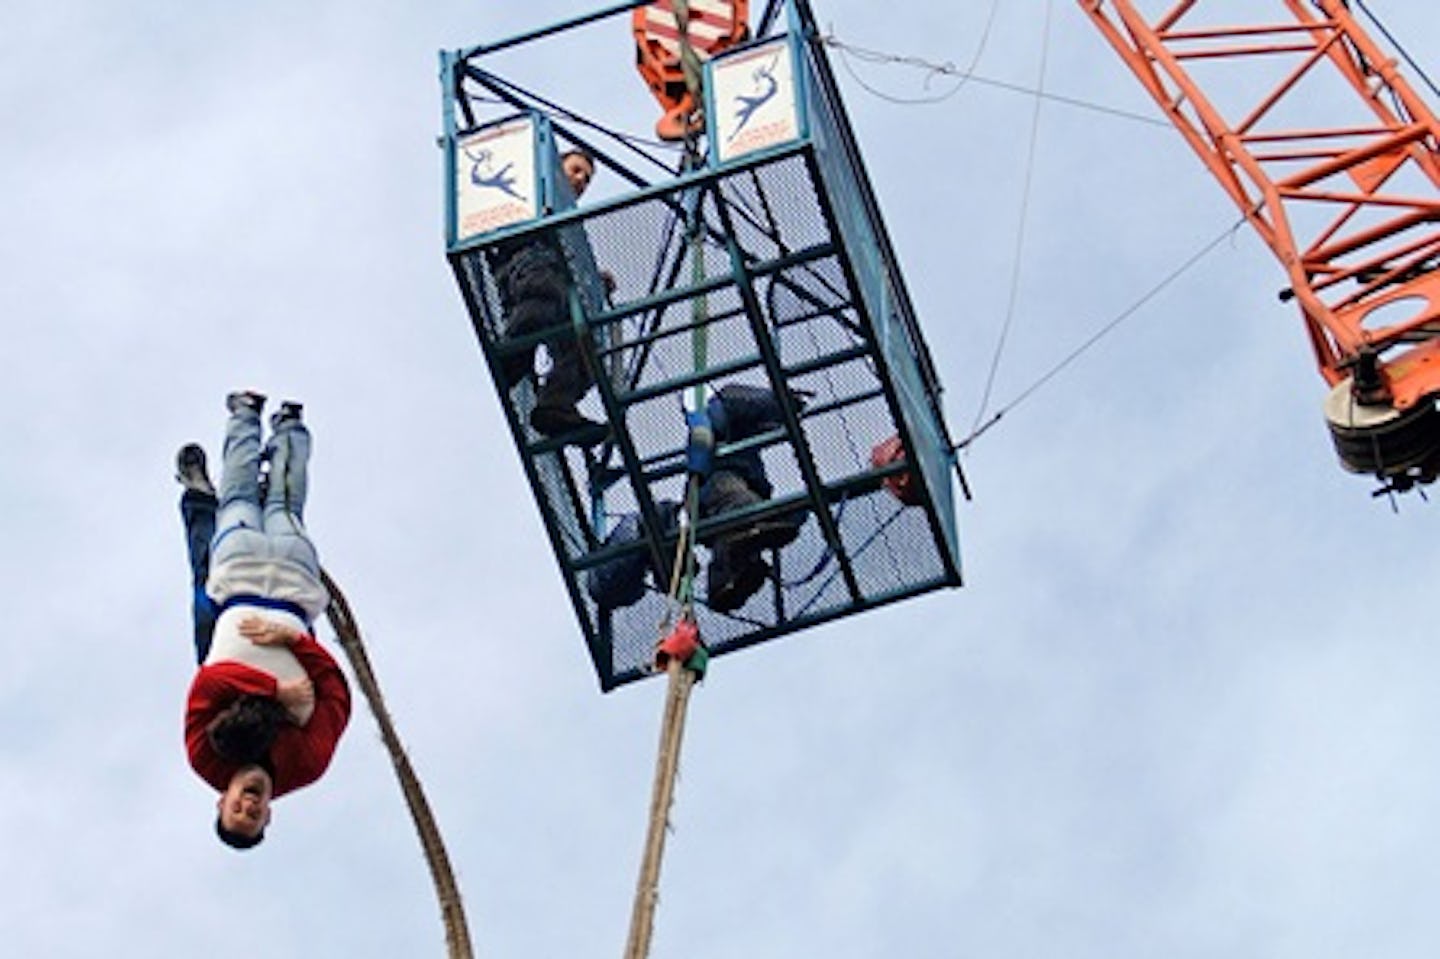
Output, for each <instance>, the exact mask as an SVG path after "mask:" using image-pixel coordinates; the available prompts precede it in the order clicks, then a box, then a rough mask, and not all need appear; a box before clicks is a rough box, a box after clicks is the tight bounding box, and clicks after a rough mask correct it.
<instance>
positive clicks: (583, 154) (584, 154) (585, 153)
mask: <svg viewBox="0 0 1440 959" xmlns="http://www.w3.org/2000/svg"><path fill="white" fill-rule="evenodd" d="M571 156H575V157H580V158H581V159H582V160H584V161H585V162H586V163H588V164H590V169H592V170H593V169H595V154H593V153H591V152H590V151H589V150H587V149H585V148H584V147H571V148H570V149H568V150H566V151H565V152H564V153H562V154H560V162H561V163H564V162H565V158H566V157H571Z"/></svg>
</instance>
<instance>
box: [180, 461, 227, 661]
mask: <svg viewBox="0 0 1440 959" xmlns="http://www.w3.org/2000/svg"><path fill="white" fill-rule="evenodd" d="M217 505H218V502H217V500H216V499H215V497H214V496H213V495H212V494H210V493H201V492H198V491H196V490H186V491H185V492H184V494H183V495H181V497H180V518H181V519H182V520H184V522H185V549H186V551H187V552H188V553H189V557H190V588H191V596H190V616H191V619H192V620H193V621H194V626H195V661H196V662H197V663H201V664H203V663H204V662H205V657H206V656H207V655H208V654H209V652H210V640H211V638H212V637H213V636H214V635H215V619H216V616H217V615H218V612H217V610H216V608H215V603H214V602H212V601H211V599H210V597H209V595H208V594H206V592H205V580H206V579H208V578H209V576H210V541H211V540H213V539H214V538H215V509H216V506H217Z"/></svg>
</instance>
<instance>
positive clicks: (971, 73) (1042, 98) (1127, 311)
mask: <svg viewBox="0 0 1440 959" xmlns="http://www.w3.org/2000/svg"><path fill="white" fill-rule="evenodd" d="M1052 3H1053V0H1051V2H1048V3H1047V5H1046V18H1045V37H1046V49H1047V50H1048V37H1049V33H1050V12H1051V7H1052ZM1357 3H1359V5H1360V8H1361V9H1362V10H1364V11H1365V13H1366V14H1367V15H1368V16H1370V18H1371V19H1372V20H1375V16H1374V14H1372V13H1370V11H1369V10H1368V9H1366V7H1365V5H1364V3H1363V2H1360V0H1357ZM993 13H994V8H993V7H992V8H991V14H992V16H993ZM1376 25H1377V26H1380V24H1379V21H1378V20H1376ZM1380 28H1381V30H1382V32H1383V31H1384V27H1383V26H1381V27H1380ZM989 29H990V25H989V23H988V22H987V24H986V27H985V34H984V35H983V36H988V33H989ZM1386 35H1387V37H1388V36H1389V34H1388V33H1387V34H1386ZM983 36H982V42H981V44H980V47H979V50H977V53H976V55H975V56H974V57H972V59H971V63H970V65H969V66H968V67H967V68H965V69H963V70H961V69H959V68H957V67H956V66H955V64H954V63H951V62H945V63H935V62H932V61H929V60H925V59H922V58H920V57H916V56H907V55H901V54H892V53H885V52H882V51H878V50H870V49H866V48H863V47H858V46H855V45H853V44H850V43H847V42H845V41H843V40H841V39H840V38H838V37H836V36H835V35H834V32H833V27H832V29H831V32H830V33H829V34H827V35H826V36H823V37H821V38H820V39H821V42H823V43H825V44H826V45H827V46H830V47H833V48H835V49H836V50H838V51H839V52H840V60H841V63H842V64H843V65H844V66H845V69H846V71H847V72H848V73H849V74H850V76H851V78H852V79H854V80H855V82H856V83H857V84H859V85H860V87H861V88H862V89H864V90H865V91H866V92H868V93H870V94H872V95H874V96H877V97H879V98H880V99H882V100H885V101H886V102H889V103H895V104H898V105H901V106H928V105H933V104H936V103H939V102H941V101H944V100H947V99H949V98H950V97H952V96H954V95H955V94H956V93H958V92H959V90H960V89H961V88H962V87H963V86H964V84H965V82H971V83H976V84H982V85H985V86H991V87H996V88H999V89H1003V90H1008V91H1010V92H1013V93H1020V94H1024V95H1026V96H1030V97H1033V98H1034V99H1035V101H1036V111H1035V113H1034V114H1032V122H1031V138H1030V144H1029V147H1028V150H1027V156H1028V160H1027V164H1026V175H1025V180H1026V184H1025V187H1024V189H1023V191H1022V201H1021V227H1020V230H1019V232H1018V235H1017V242H1016V247H1017V252H1016V265H1015V266H1014V267H1012V284H1011V292H1010V297H1009V300H1010V302H1009V306H1008V308H1007V315H1006V317H1005V320H1004V321H1003V324H1002V332H1001V337H1000V343H999V344H998V345H997V347H996V354H995V357H994V358H993V360H992V363H991V371H990V374H989V376H988V378H987V383H986V387H985V394H984V398H983V399H982V401H981V404H980V408H979V412H977V414H976V417H975V421H974V423H973V424H972V427H971V430H970V432H969V433H968V434H967V435H966V436H965V437H964V438H963V439H961V440H960V441H959V442H957V443H956V444H955V447H954V449H955V451H957V452H959V451H961V450H966V449H968V448H969V447H970V446H971V445H972V444H973V443H974V442H975V440H977V439H979V437H980V436H981V435H983V434H984V433H986V432H987V431H988V430H990V428H991V427H993V426H995V424H997V423H998V422H1000V420H1001V419H1002V418H1003V417H1004V416H1005V414H1006V413H1008V412H1010V411H1011V410H1013V409H1015V408H1016V407H1017V406H1019V405H1020V404H1021V403H1023V402H1025V401H1026V400H1028V399H1029V398H1030V397H1031V396H1033V395H1034V394H1035V393H1036V392H1038V391H1039V390H1040V389H1041V388H1042V387H1044V386H1045V385H1046V384H1048V383H1049V382H1050V381H1051V380H1053V379H1054V378H1055V377H1056V376H1058V375H1059V374H1060V373H1061V372H1062V371H1064V370H1065V369H1066V368H1067V367H1069V366H1070V365H1071V364H1072V363H1074V362H1075V361H1076V360H1078V359H1079V358H1080V357H1081V356H1083V355H1084V354H1085V353H1087V352H1089V351H1090V350H1091V349H1092V348H1094V347H1095V346H1096V344H1098V343H1099V342H1100V341H1101V340H1102V339H1104V338H1105V337H1106V336H1108V335H1109V334H1110V333H1112V332H1114V331H1115V330H1116V329H1117V328H1118V327H1119V326H1120V325H1121V324H1123V323H1124V322H1126V321H1127V320H1129V319H1131V318H1132V317H1133V316H1135V315H1136V314H1137V313H1138V312H1140V310H1141V309H1142V308H1143V307H1144V306H1145V305H1147V304H1148V303H1149V302H1150V301H1151V300H1153V299H1154V298H1155V297H1157V296H1159V295H1160V293H1161V292H1163V291H1164V290H1165V289H1166V288H1167V287H1169V286H1170V285H1171V284H1173V283H1174V282H1175V281H1177V280H1178V279H1180V277H1182V276H1183V275H1185V274H1186V273H1187V272H1189V271H1190V270H1191V269H1192V268H1193V267H1194V266H1196V264H1198V263H1199V262H1200V261H1201V260H1202V259H1204V258H1205V256H1206V255H1207V254H1209V253H1210V252H1211V251H1213V250H1214V249H1215V248H1216V247H1218V246H1219V245H1220V244H1221V243H1222V242H1224V240H1225V239H1226V238H1227V237H1230V236H1233V235H1234V234H1235V232H1236V231H1237V230H1239V228H1240V227H1242V226H1243V225H1244V223H1245V221H1244V219H1243V218H1241V219H1239V220H1237V221H1236V222H1234V223H1233V224H1231V225H1230V226H1228V227H1226V228H1225V230H1224V231H1222V232H1221V233H1220V234H1219V235H1217V236H1216V237H1215V238H1214V239H1212V240H1210V241H1208V242H1206V243H1205V244H1204V245H1203V246H1201V247H1200V248H1199V249H1198V250H1196V252H1195V253H1193V254H1191V255H1190V256H1189V257H1187V258H1186V259H1185V261H1184V262H1182V263H1181V264H1180V265H1179V266H1177V267H1176V268H1175V269H1173V270H1171V271H1170V272H1169V273H1167V274H1166V275H1165V276H1164V277H1163V278H1162V279H1161V280H1160V281H1159V282H1158V283H1156V284H1155V285H1154V286H1152V287H1150V288H1149V289H1148V290H1146V291H1145V292H1144V293H1142V294H1141V295H1140V296H1139V297H1138V298H1137V299H1136V300H1135V301H1134V302H1132V303H1131V304H1130V305H1129V306H1127V307H1125V308H1124V309H1123V310H1121V311H1120V312H1119V313H1118V314H1116V315H1115V316H1114V317H1112V318H1111V319H1110V320H1108V321H1106V322H1105V323H1104V324H1102V325H1101V326H1100V327H1099V328H1097V329H1096V331H1095V332H1094V333H1092V334H1090V335H1089V336H1088V337H1086V338H1085V339H1084V340H1082V341H1081V342H1080V343H1079V344H1078V345H1077V346H1076V347H1075V348H1073V349H1072V350H1071V351H1070V352H1068V353H1067V354H1065V355H1064V356H1063V357H1061V358H1060V360H1059V361H1057V362H1056V363H1055V364H1053V365H1052V366H1051V367H1050V368H1049V369H1047V370H1046V371H1045V372H1043V373H1042V374H1040V375H1039V376H1038V377H1036V378H1035V379H1034V380H1033V381H1032V382H1031V383H1030V385H1028V386H1026V387H1025V388H1024V389H1022V390H1021V391H1020V392H1019V393H1018V394H1016V396H1015V397H1014V398H1012V399H1011V400H1009V401H1008V402H1007V403H1005V404H1004V405H1002V406H1001V407H999V408H998V409H997V410H996V411H995V412H994V413H993V414H992V415H991V416H990V417H989V418H988V419H986V418H985V412H986V409H987V408H988V404H989V398H990V394H991V392H992V388H993V380H994V377H995V369H996V368H997V367H998V364H999V362H1000V354H1001V351H1003V348H1004V344H1005V340H1006V338H1007V337H1008V331H1009V329H1010V327H1011V325H1012V323H1013V315H1014V310H1015V308H1016V301H1017V296H1016V284H1017V283H1018V276H1019V265H1018V262H1019V257H1020V252H1019V251H1021V250H1023V247H1024V230H1025V227H1024V223H1025V219H1026V215H1027V211H1028V206H1029V196H1030V181H1031V172H1032V169H1031V168H1032V166H1033V162H1034V157H1035V141H1036V136H1037V131H1038V119H1039V106H1040V104H1041V103H1042V102H1052V103H1060V104H1063V105H1066V106H1071V107H1078V108H1081V109H1086V110H1092V111H1095V112H1098V113H1103V114H1106V115H1109V116H1114V117H1118V118H1120V119H1125V120H1132V121H1135V122H1138V123H1144V124H1146V125H1149V126H1158V127H1168V126H1169V123H1167V122H1166V121H1164V120H1159V119H1156V118H1154V117H1149V116H1145V115H1143V114H1139V113H1132V112H1130V111H1128V110H1121V109H1117V108H1114V107H1110V106H1106V105H1104V104H1100V103H1095V102H1092V101H1088V100H1082V99H1078V98H1075V97H1067V96H1061V95H1059V94H1056V93H1053V92H1050V91H1047V90H1045V89H1044V57H1045V55H1044V54H1042V64H1041V71H1040V72H1041V83H1040V85H1039V86H1037V87H1026V86H1023V85H1020V84H1015V83H1006V82H1002V81H998V80H993V79H990V78H987V77H982V76H980V75H979V74H977V73H976V72H975V71H976V70H977V68H978V67H979V61H980V54H981V53H982V52H983V50H984V46H985V45H984V40H983ZM1391 42H1392V43H1394V40H1393V38H1391ZM1395 45H1396V47H1397V48H1399V45H1398V44H1395ZM1402 55H1405V57H1406V59H1407V61H1408V60H1409V59H1410V58H1409V56H1408V54H1403V50H1402ZM850 57H854V58H855V59H857V60H860V61H862V62H866V63H872V64H877V65H886V66H889V65H896V66H906V67H912V68H917V69H923V70H925V71H927V73H928V74H929V77H927V83H928V82H929V78H930V77H934V76H937V75H939V76H952V77H958V78H960V79H961V81H962V82H961V83H960V84H959V85H957V86H956V87H955V88H954V89H952V90H950V91H947V92H946V93H945V94H942V95H938V96H931V97H921V98H906V97H897V96H894V95H891V94H887V93H884V92H883V91H881V90H879V89H877V88H875V87H874V86H873V85H872V84H870V83H867V82H866V81H865V80H864V79H863V78H862V77H860V75H859V74H858V73H857V72H856V71H855V69H854V68H853V67H852V66H851V64H850V62H849V58H850ZM1410 62H1411V63H1412V65H1413V61H1410ZM1416 70H1417V72H1419V73H1420V74H1421V76H1422V77H1424V73H1423V71H1420V70H1419V68H1418V67H1416ZM1425 79H1426V82H1427V83H1429V78H1428V77H1426V78H1425ZM1431 89H1434V85H1433V84H1431ZM982 421H983V422H982Z"/></svg>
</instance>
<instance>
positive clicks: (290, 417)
mask: <svg viewBox="0 0 1440 959" xmlns="http://www.w3.org/2000/svg"><path fill="white" fill-rule="evenodd" d="M304 409H305V407H304V405H303V404H301V403H296V402H295V401H294V400H286V401H285V402H284V403H281V404H280V408H279V409H278V410H276V411H275V412H274V413H273V414H272V415H271V417H270V429H272V430H278V429H279V428H280V427H281V426H282V425H284V424H285V423H298V422H300V414H301V413H302V412H304Z"/></svg>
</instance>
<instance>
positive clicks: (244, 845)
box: [215, 816, 265, 851]
mask: <svg viewBox="0 0 1440 959" xmlns="http://www.w3.org/2000/svg"><path fill="white" fill-rule="evenodd" d="M215 835H217V836H219V837H220V841H221V842H223V843H224V844H225V845H227V846H229V847H230V848H231V849H239V850H242V851H243V850H246V849H253V848H254V847H256V846H258V845H260V843H261V842H263V841H264V839H265V830H264V829H263V828H262V829H261V830H260V831H259V832H257V833H256V834H255V835H253V836H247V835H245V834H244V833H243V832H235V831H234V830H233V829H226V828H225V824H224V823H223V822H221V821H220V817H219V816H216V817H215Z"/></svg>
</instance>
